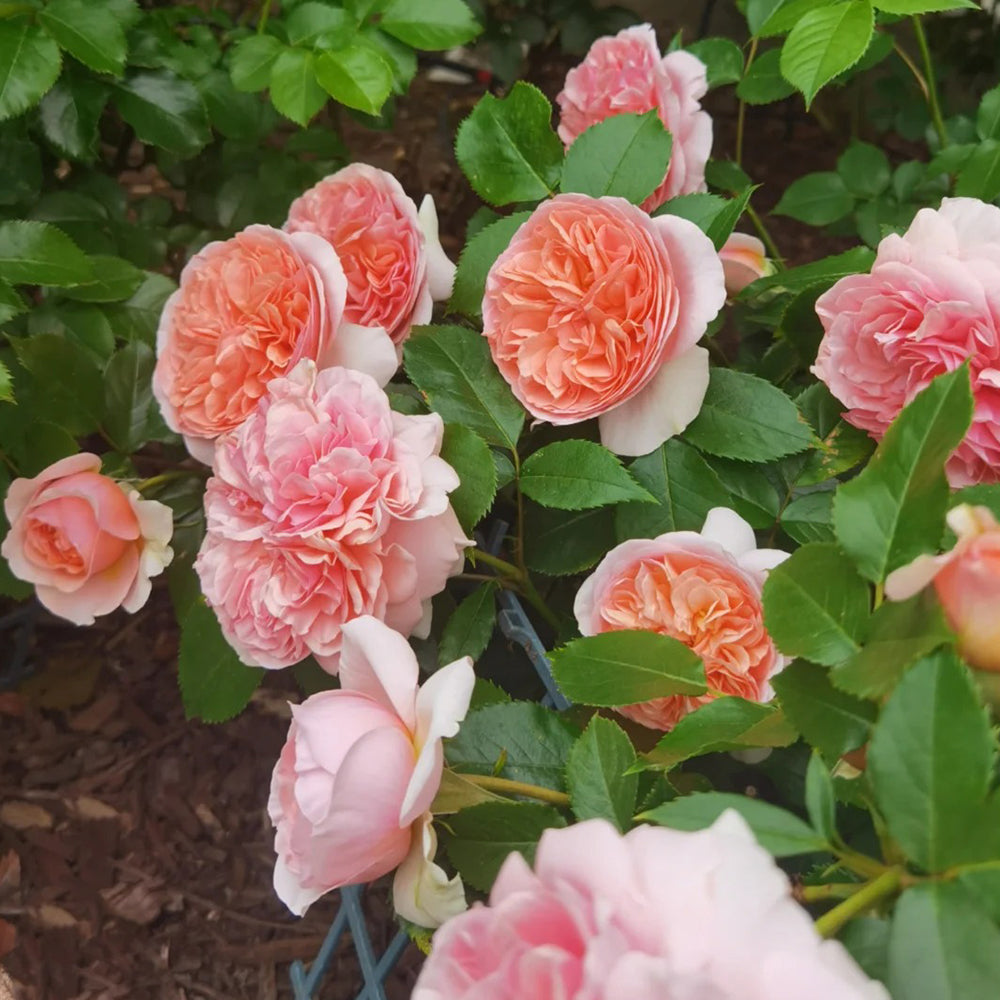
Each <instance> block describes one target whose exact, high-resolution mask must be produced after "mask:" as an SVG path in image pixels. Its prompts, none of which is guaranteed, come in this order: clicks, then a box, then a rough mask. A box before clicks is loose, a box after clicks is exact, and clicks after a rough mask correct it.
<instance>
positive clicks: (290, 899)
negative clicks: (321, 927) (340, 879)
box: [274, 854, 330, 917]
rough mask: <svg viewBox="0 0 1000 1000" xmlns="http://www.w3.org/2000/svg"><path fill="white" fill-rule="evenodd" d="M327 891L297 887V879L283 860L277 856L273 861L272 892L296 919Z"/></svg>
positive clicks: (327, 890)
mask: <svg viewBox="0 0 1000 1000" xmlns="http://www.w3.org/2000/svg"><path fill="white" fill-rule="evenodd" d="M329 891H330V890H329V889H307V888H305V887H304V886H302V885H299V881H298V879H297V878H296V877H295V876H294V875H293V874H292V873H291V871H290V870H289V868H288V865H286V864H285V859H284V858H283V857H282V856H281V855H280V854H279V855H278V856H277V858H276V859H275V861H274V892H275V895H276V896H277V897H278V899H280V900H281V901H282V902H283V903H284V904H285V906H287V907H288V909H289V910H291V911H292V913H294V914H295V916H297V917H301V916H304V915H305V912H306V910H308V909H309V907H310V906H312V904H313V903H315V902H316V900H317V899H319V897H320V896H322V895H323V894H324V893H326V892H329Z"/></svg>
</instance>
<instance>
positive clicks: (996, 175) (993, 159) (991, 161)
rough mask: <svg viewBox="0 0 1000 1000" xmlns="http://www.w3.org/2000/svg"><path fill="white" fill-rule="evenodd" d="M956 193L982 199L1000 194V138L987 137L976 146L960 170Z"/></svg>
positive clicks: (986, 199)
mask: <svg viewBox="0 0 1000 1000" xmlns="http://www.w3.org/2000/svg"><path fill="white" fill-rule="evenodd" d="M955 194H956V195H958V196H959V197H961V198H979V199H981V200H982V201H993V199H994V198H996V197H997V196H998V195H1000V140H997V139H987V140H985V141H984V142H981V143H980V144H979V145H978V146H977V147H976V149H975V150H974V151H973V153H972V155H971V156H970V157H969V158H968V159H967V160H966V161H965V162H964V163H963V164H962V166H961V168H960V169H959V171H958V180H957V181H956V182H955Z"/></svg>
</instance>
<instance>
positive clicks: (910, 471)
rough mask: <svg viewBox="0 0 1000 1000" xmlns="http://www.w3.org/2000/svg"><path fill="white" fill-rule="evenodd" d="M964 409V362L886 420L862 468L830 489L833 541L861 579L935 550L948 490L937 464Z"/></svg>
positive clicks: (968, 407)
mask: <svg viewBox="0 0 1000 1000" xmlns="http://www.w3.org/2000/svg"><path fill="white" fill-rule="evenodd" d="M972 406H973V402H972V391H971V388H970V383H969V369H968V366H967V365H963V366H962V367H960V368H957V369H956V370H955V371H953V372H950V373H948V374H946V375H939V376H938V377H937V378H936V379H934V381H933V382H931V384H930V385H929V386H928V387H927V388H926V389H924V390H923V391H922V392H920V393H919V395H917V396H916V398H915V399H914V400H913V401H912V402H911V403H910V404H909V405H908V406H907V407H906V408H905V409H904V410H903V411H902V413H900V415H899V416H898V417H897V418H896V419H895V420H894V421H893V423H892V426H891V427H890V428H889V430H888V431H887V432H886V434H885V437H884V438H883V439H882V442H881V444H880V445H879V446H878V448H877V449H876V451H875V455H874V457H873V458H872V460H871V462H869V464H868V465H867V467H866V468H865V469H864V471H862V472H861V473H860V474H859V475H858V476H856V477H855V478H854V479H852V480H851V481H850V482H848V483H845V484H844V485H843V486H841V487H840V488H839V489H838V490H837V495H836V498H835V499H834V502H833V521H834V526H835V528H836V530H837V540H838V541H839V542H840V544H841V546H842V547H843V548H844V550H845V551H846V552H847V554H848V555H850V556H851V557H852V558H853V559H854V561H855V562H856V563H857V566H858V569H859V570H860V571H861V573H862V575H863V576H866V577H867V578H868V579H869V580H873V581H875V582H876V583H878V582H880V581H882V580H884V579H885V577H886V574H887V573H889V572H890V571H891V570H894V569H896V568H897V567H899V566H903V565H905V564H906V563H908V562H910V561H912V560H913V559H915V558H916V557H917V556H918V555H920V554H921V553H922V552H926V551H927V550H928V549H936V548H937V545H938V542H939V541H940V539H941V535H942V532H943V531H944V515H945V511H946V509H947V504H948V492H949V491H948V481H947V480H946V479H945V475H944V463H945V461H946V460H947V458H948V456H949V455H950V454H951V453H952V451H953V450H954V449H955V447H956V446H957V445H958V444H959V442H960V441H961V440H962V438H963V437H964V436H965V432H966V430H967V429H968V427H969V423H970V421H971V419H972Z"/></svg>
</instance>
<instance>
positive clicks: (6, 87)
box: [0, 17, 62, 121]
mask: <svg viewBox="0 0 1000 1000" xmlns="http://www.w3.org/2000/svg"><path fill="white" fill-rule="evenodd" d="M61 65H62V61H61V58H60V55H59V46H58V45H57V44H56V43H55V42H54V41H53V39H52V38H51V37H50V36H49V35H48V34H46V32H45V31H43V30H42V29H41V28H40V27H39V26H38V25H37V24H33V23H32V22H31V21H29V20H28V19H27V18H20V17H11V18H6V19H4V20H0V121H2V120H3V119H5V118H12V117H13V116H14V115H19V114H21V112H22V111H27V110H28V108H30V107H31V106H32V105H34V104H37V103H38V102H39V101H40V100H41V98H42V96H43V95H44V94H45V92H46V91H47V90H48V89H49V87H51V86H52V84H54V83H55V82H56V78H57V77H58V76H59V69H60V67H61Z"/></svg>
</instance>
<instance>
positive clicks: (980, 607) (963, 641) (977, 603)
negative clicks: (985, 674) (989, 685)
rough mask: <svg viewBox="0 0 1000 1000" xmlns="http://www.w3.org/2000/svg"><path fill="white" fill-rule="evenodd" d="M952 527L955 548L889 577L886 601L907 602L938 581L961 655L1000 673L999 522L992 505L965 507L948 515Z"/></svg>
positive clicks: (936, 585) (937, 588) (922, 558)
mask: <svg viewBox="0 0 1000 1000" xmlns="http://www.w3.org/2000/svg"><path fill="white" fill-rule="evenodd" d="M948 526H949V527H950V528H951V530H952V531H954V532H955V534H956V535H958V541H957V542H956V543H955V547H954V548H953V549H952V550H951V551H950V552H946V553H944V555H940V556H918V557H917V558H916V559H915V560H914V561H913V562H912V563H910V564H909V566H903V567H901V568H900V569H897V570H895V571H894V572H892V573H890V574H889V576H888V578H887V579H886V581H885V594H886V597H888V598H889V599H890V600H892V601H905V600H906V599H907V598H909V597H912V596H913V595H914V594H916V593H917V592H918V591H920V590H923V589H924V587H926V586H927V585H928V584H930V583H933V584H934V590H935V591H936V592H937V596H938V600H939V601H940V602H941V606H942V607H943V608H944V613H945V615H946V616H947V618H948V624H949V625H951V627H952V628H953V629H954V630H955V632H956V634H957V635H958V648H959V651H960V652H961V654H962V656H964V657H965V659H966V660H968V661H969V663H971V664H972V666H974V667H977V668H978V669H979V670H994V671H998V672H1000V523H998V522H997V519H996V518H995V517H994V516H993V514H992V512H991V511H990V509H989V508H988V507H970V506H969V505H968V504H960V505H959V506H958V507H953V508H952V509H951V510H950V511H948Z"/></svg>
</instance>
